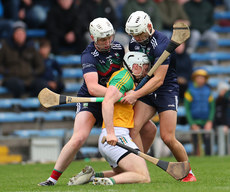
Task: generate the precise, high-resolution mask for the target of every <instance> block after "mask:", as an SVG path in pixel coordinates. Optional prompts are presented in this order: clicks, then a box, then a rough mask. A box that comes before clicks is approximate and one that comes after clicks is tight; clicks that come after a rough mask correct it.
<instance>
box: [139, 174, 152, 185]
mask: <svg viewBox="0 0 230 192" xmlns="http://www.w3.org/2000/svg"><path fill="white" fill-rule="evenodd" d="M150 182H151V178H150V176H149V175H146V176H145V177H144V178H143V180H142V181H141V183H150Z"/></svg>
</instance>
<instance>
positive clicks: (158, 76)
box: [134, 65, 169, 98]
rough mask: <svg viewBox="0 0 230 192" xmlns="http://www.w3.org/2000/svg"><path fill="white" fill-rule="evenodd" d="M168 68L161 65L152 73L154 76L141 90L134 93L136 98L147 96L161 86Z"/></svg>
mask: <svg viewBox="0 0 230 192" xmlns="http://www.w3.org/2000/svg"><path fill="white" fill-rule="evenodd" d="M168 67H169V65H161V66H160V67H159V68H158V69H157V71H156V72H155V73H154V76H153V77H152V78H151V79H150V80H149V81H148V82H147V83H146V84H145V85H144V86H143V87H142V88H141V89H139V90H137V91H135V92H134V94H136V97H137V98H140V97H143V96H145V95H148V94H149V93H152V92H153V91H155V90H157V89H158V88H159V87H160V86H161V85H163V83H164V79H165V76H166V73H167V71H168Z"/></svg>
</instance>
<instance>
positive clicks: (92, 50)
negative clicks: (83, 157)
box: [39, 18, 124, 186]
mask: <svg viewBox="0 0 230 192" xmlns="http://www.w3.org/2000/svg"><path fill="white" fill-rule="evenodd" d="M89 31H90V35H91V38H92V40H93V42H92V43H91V44H89V45H88V47H87V48H86V49H85V50H84V51H83V53H82V55H81V63H82V68H83V69H82V70H83V77H84V83H83V85H82V87H81V89H80V91H79V92H78V96H80V97H89V96H95V97H100V96H104V95H105V92H106V83H107V81H108V80H109V78H110V77H111V75H112V73H113V72H115V71H118V70H119V69H120V68H121V66H122V64H123V56H124V48H123V46H122V45H121V44H120V43H118V42H114V41H113V40H114V33H115V32H114V29H113V26H112V24H111V23H110V22H109V20H108V19H106V18H96V19H94V20H93V21H92V22H91V23H90V26H89ZM96 122H98V123H100V122H102V114H101V103H78V104H77V114H76V117H75V122H74V131H73V135H72V137H71V139H70V140H69V141H68V142H67V144H66V145H65V146H64V147H63V149H62V151H61V153H60V155H59V157H58V160H57V162H56V164H55V167H54V169H53V171H52V174H51V176H50V177H49V178H48V179H47V181H45V182H42V183H40V184H39V185H40V186H50V185H54V184H56V182H57V180H58V179H59V177H60V176H61V174H62V173H63V171H65V169H66V168H67V167H68V166H69V164H70V163H71V162H72V160H73V159H74V157H75V155H76V153H77V152H78V150H79V149H80V148H81V146H82V145H83V144H84V142H85V141H86V139H87V138H88V136H89V134H90V131H91V129H92V127H93V126H94V125H95V123H96Z"/></svg>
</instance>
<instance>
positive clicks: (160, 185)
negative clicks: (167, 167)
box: [0, 156, 230, 192]
mask: <svg viewBox="0 0 230 192" xmlns="http://www.w3.org/2000/svg"><path fill="white" fill-rule="evenodd" d="M162 160H166V161H175V160H174V159H173V158H164V159H162ZM190 162H191V165H192V170H193V172H194V173H195V175H196V177H197V180H198V181H197V182H193V183H181V182H179V181H176V180H175V179H173V178H172V177H171V176H170V175H168V174H167V173H166V172H164V171H163V170H161V169H160V168H158V167H157V166H155V165H154V164H151V163H148V168H149V171H150V174H151V179H152V181H151V183H149V184H125V185H114V186H93V185H92V184H86V185H81V186H67V182H68V180H69V178H70V177H72V176H73V175H75V174H76V173H78V172H79V171H81V169H82V168H84V166H85V165H91V166H92V167H93V168H94V169H95V171H101V170H105V169H110V167H109V165H108V163H107V162H103V161H89V162H86V161H74V162H73V163H72V164H71V165H70V166H69V167H68V169H67V170H66V171H65V172H64V173H63V175H62V176H61V178H60V179H59V181H58V183H57V184H56V185H55V186H51V187H39V186H37V184H38V183H40V182H41V181H45V180H46V179H47V178H48V177H49V176H50V174H51V171H52V169H53V167H54V164H53V163H50V164H24V165H22V164H20V165H0V191H1V192H11V191H12V192H14V191H28V192H33V191H55V192H59V191H62V192H64V191H67V192H72V191H78V192H86V191H87V192H126V191H127V192H152V191H153V192H161V191H162V192H165V191H167V192H174V191H175V192H180V191H182V192H190V191H191V192H206V191H208V192H214V191H220V192H222V191H230V182H229V181H230V180H229V178H230V156H226V157H217V156H212V157H190Z"/></svg>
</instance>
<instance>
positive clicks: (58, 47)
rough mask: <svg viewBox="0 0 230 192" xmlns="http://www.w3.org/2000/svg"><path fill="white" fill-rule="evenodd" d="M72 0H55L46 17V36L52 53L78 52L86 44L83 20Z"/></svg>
mask: <svg viewBox="0 0 230 192" xmlns="http://www.w3.org/2000/svg"><path fill="white" fill-rule="evenodd" d="M79 11H80V10H79V9H78V7H76V4H75V3H74V1H73V0H57V5H56V6H54V7H52V9H50V11H49V12H48V17H47V26H46V29H47V36H48V39H50V41H51V45H52V53H54V54H60V53H61V52H63V51H65V50H67V51H73V52H74V53H77V54H80V53H81V52H82V51H83V50H84V49H85V46H86V40H85V38H84V37H83V35H82V34H84V32H85V31H84V29H83V28H84V22H85V21H82V20H81V19H80V16H81V13H80V12H79Z"/></svg>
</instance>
